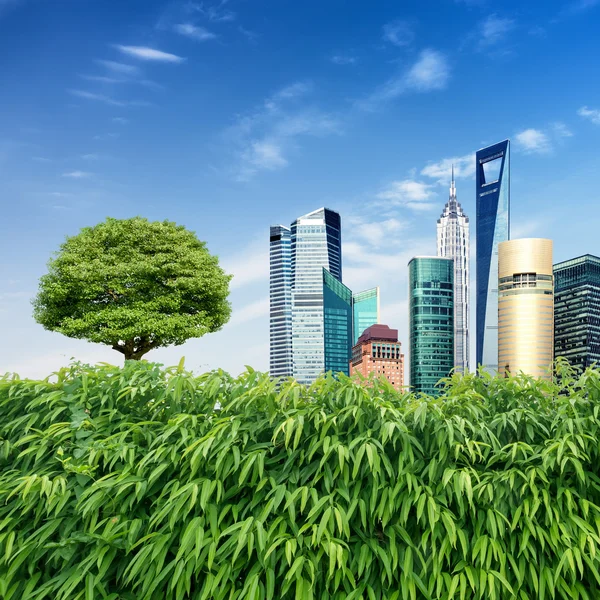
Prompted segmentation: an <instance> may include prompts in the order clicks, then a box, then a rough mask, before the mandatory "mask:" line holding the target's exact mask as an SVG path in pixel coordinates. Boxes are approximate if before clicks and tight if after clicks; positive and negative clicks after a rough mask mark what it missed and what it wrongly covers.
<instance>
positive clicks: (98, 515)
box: [0, 361, 600, 600]
mask: <svg viewBox="0 0 600 600" xmlns="http://www.w3.org/2000/svg"><path fill="white" fill-rule="evenodd" d="M557 371H558V377H557V381H558V383H548V382H542V381H537V380H532V379H528V378H525V377H520V378H508V379H491V378H486V377H483V378H477V377H474V376H467V377H464V378H459V377H456V378H454V379H452V380H450V381H448V384H447V386H448V387H447V390H446V392H445V394H444V396H442V397H441V398H439V399H432V398H427V397H416V396H414V395H412V394H409V393H406V394H400V393H398V392H397V391H394V390H393V389H392V387H391V386H390V385H388V384H386V383H384V382H374V384H373V385H372V386H371V387H365V386H361V385H360V384H359V383H357V382H354V381H352V380H350V379H348V378H342V379H341V380H340V381H337V380H335V379H333V378H331V377H323V378H322V379H320V380H319V381H317V382H316V383H315V384H314V385H313V386H312V387H311V388H310V389H306V388H303V387H301V386H299V385H297V384H295V383H293V382H289V383H286V384H285V385H283V387H282V388H281V390H279V391H277V390H276V387H275V385H274V384H273V383H272V382H270V381H269V379H268V377H266V376H265V375H262V374H259V373H256V372H253V371H248V372H247V373H246V374H244V375H243V376H241V377H239V378H233V377H230V376H229V375H227V374H226V373H223V372H215V373H211V374H208V375H204V376H201V377H194V376H193V375H191V374H190V373H187V372H185V371H184V369H183V367H182V366H181V365H180V366H179V367H176V368H171V369H162V368H161V367H160V366H158V365H153V364H149V363H145V362H140V363H137V362H133V361H132V362H127V363H126V365H125V367H124V368H122V369H121V368H117V367H111V366H107V365H103V366H102V365H101V366H96V367H89V366H83V365H73V366H72V367H70V368H69V369H65V370H63V371H61V372H60V373H59V375H58V381H57V382H56V381H55V382H53V383H50V382H38V381H26V380H23V381H20V380H18V379H16V378H12V379H10V378H5V379H4V380H0V597H1V598H3V599H6V600H28V599H36V600H41V599H42V598H46V599H52V600H91V599H106V600H117V599H136V600H145V599H147V600H151V599H152V600H154V599H156V600H158V599H160V600H163V599H172V600H175V599H184V598H194V599H213V598H214V599H223V600H225V599H228V600H229V599H251V600H255V599H265V598H269V599H288V598H295V599H308V600H310V599H311V598H315V599H324V600H325V599H327V600H330V599H336V600H337V599H339V600H342V599H343V600H356V599H358V598H364V599H370V600H381V599H390V600H391V599H394V600H395V599H403V600H404V599H408V598H412V599H416V598H419V599H421V598H430V599H438V600H446V599H449V598H456V599H458V598H460V599H484V598H485V599H504V598H507V599H508V598H518V599H522V600H525V599H533V598H540V599H544V598H588V599H590V600H594V599H597V598H599V597H600V574H599V571H600V478H599V475H600V444H599V428H600V414H599V413H600V372H598V371H592V370H589V371H587V372H586V373H585V374H583V375H582V376H581V377H579V378H574V377H573V376H572V374H571V373H570V372H569V369H568V368H567V367H566V366H565V365H564V364H559V365H557ZM215 406H217V408H215Z"/></svg>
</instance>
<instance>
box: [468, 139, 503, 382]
mask: <svg viewBox="0 0 600 600" xmlns="http://www.w3.org/2000/svg"><path fill="white" fill-rule="evenodd" d="M475 162H476V165H475V167H476V201H477V231H476V235H477V244H476V247H477V250H476V253H477V256H476V259H477V282H476V299H477V305H476V310H477V313H476V323H475V325H476V327H475V337H476V344H475V345H476V363H477V365H476V366H477V367H479V366H480V365H481V366H483V367H484V369H486V370H487V371H489V372H491V373H495V372H497V371H498V244H500V243H501V242H505V241H507V240H508V239H509V233H510V232H509V216H510V215H509V211H510V142H509V141H508V140H504V141H503V142H499V143H498V144H494V145H493V146H489V147H487V148H483V149H482V150H479V151H478V152H477V155H476V158H475Z"/></svg>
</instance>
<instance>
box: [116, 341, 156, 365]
mask: <svg viewBox="0 0 600 600" xmlns="http://www.w3.org/2000/svg"><path fill="white" fill-rule="evenodd" d="M153 348H156V345H155V344H153V343H152V342H150V341H148V340H147V339H145V338H137V341H136V339H131V340H125V341H124V342H123V343H122V344H121V343H119V342H117V343H116V344H113V350H116V351H117V352H120V353H121V354H123V356H124V357H125V360H141V358H142V356H144V354H147V353H148V352H150V350H152V349H153Z"/></svg>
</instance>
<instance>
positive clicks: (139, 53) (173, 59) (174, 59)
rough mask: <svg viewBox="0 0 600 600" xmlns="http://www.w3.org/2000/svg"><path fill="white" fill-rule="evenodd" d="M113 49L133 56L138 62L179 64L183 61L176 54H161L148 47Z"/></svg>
mask: <svg viewBox="0 0 600 600" xmlns="http://www.w3.org/2000/svg"><path fill="white" fill-rule="evenodd" d="M115 48H116V49H117V50H119V51H120V52H122V53H123V54H126V55H128V56H133V57H134V58H138V59H140V60H149V61H155V62H166V63H181V62H183V61H184V60H185V58H183V57H182V56H177V55H176V54H170V53H169V52H163V51H162V50H156V49H155V48H149V47H148V46H122V45H120V44H116V45H115Z"/></svg>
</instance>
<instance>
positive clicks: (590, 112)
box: [577, 106, 600, 125]
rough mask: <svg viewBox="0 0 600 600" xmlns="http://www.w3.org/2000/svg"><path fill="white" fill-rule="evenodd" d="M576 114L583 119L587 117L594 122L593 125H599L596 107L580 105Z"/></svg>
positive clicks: (598, 112)
mask: <svg viewBox="0 0 600 600" xmlns="http://www.w3.org/2000/svg"><path fill="white" fill-rule="evenodd" d="M577 114H578V115H579V116H580V117H583V118H584V119H588V121H591V122H592V123H594V125H600V110H599V109H597V108H588V107H587V106H582V107H581V108H580V109H579V110H578V111H577Z"/></svg>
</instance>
